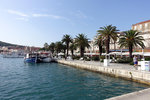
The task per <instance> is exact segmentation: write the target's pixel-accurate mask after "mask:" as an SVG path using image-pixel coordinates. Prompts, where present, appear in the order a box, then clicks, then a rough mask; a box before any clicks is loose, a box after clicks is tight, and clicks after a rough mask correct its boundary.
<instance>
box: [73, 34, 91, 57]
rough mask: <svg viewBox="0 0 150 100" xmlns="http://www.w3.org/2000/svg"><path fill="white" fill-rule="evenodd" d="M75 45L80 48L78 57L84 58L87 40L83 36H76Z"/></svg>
mask: <svg viewBox="0 0 150 100" xmlns="http://www.w3.org/2000/svg"><path fill="white" fill-rule="evenodd" d="M75 44H76V46H77V47H79V48H80V56H81V57H84V51H85V47H89V46H90V45H89V43H88V38H87V36H86V35H84V34H78V36H76V38H75Z"/></svg>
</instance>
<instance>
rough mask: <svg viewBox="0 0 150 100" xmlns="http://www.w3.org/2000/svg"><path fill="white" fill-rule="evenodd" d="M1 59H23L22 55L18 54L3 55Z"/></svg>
mask: <svg viewBox="0 0 150 100" xmlns="http://www.w3.org/2000/svg"><path fill="white" fill-rule="evenodd" d="M3 58H24V54H22V53H18V52H10V53H5V54H3Z"/></svg>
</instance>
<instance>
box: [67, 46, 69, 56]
mask: <svg viewBox="0 0 150 100" xmlns="http://www.w3.org/2000/svg"><path fill="white" fill-rule="evenodd" d="M68 51H69V44H67V57H68Z"/></svg>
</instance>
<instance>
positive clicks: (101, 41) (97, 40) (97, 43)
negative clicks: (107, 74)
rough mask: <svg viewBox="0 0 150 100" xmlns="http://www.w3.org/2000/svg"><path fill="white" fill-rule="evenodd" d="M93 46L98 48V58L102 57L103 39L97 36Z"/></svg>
mask: <svg viewBox="0 0 150 100" xmlns="http://www.w3.org/2000/svg"><path fill="white" fill-rule="evenodd" d="M95 45H98V48H99V56H101V55H102V52H103V45H104V41H103V37H102V36H101V35H98V36H97V37H96V40H95Z"/></svg>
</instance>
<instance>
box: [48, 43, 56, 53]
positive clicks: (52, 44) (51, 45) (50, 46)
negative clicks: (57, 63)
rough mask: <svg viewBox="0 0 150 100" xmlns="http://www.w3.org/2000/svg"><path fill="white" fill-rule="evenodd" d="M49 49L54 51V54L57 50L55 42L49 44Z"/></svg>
mask: <svg viewBox="0 0 150 100" xmlns="http://www.w3.org/2000/svg"><path fill="white" fill-rule="evenodd" d="M49 50H50V51H51V52H52V54H54V51H55V43H54V42H52V43H51V44H50V45H49Z"/></svg>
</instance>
